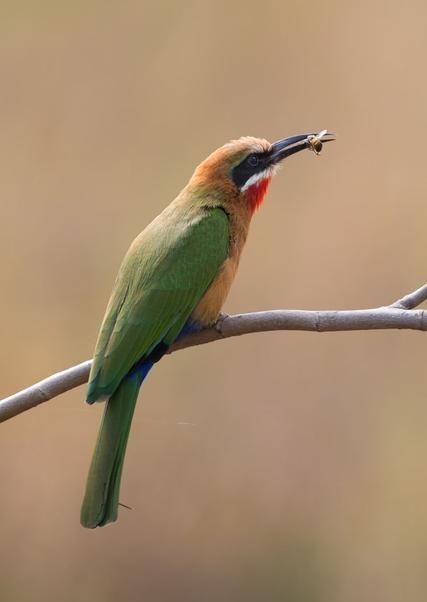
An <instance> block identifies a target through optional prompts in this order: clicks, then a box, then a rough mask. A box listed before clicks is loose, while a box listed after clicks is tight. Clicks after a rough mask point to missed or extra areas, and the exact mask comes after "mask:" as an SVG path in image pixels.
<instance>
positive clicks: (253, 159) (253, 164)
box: [247, 155, 259, 167]
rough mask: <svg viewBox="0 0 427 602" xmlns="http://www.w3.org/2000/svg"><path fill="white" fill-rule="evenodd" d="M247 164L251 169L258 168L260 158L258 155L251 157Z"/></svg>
mask: <svg viewBox="0 0 427 602" xmlns="http://www.w3.org/2000/svg"><path fill="white" fill-rule="evenodd" d="M247 162H248V165H250V166H251V167H257V166H258V164H259V158H258V157H257V156H256V155H249V157H248V158H247Z"/></svg>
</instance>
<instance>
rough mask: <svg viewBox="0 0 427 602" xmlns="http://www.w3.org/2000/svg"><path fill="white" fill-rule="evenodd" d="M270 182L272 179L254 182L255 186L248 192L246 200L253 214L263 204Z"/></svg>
mask: <svg viewBox="0 0 427 602" xmlns="http://www.w3.org/2000/svg"><path fill="white" fill-rule="evenodd" d="M270 182H271V177H267V178H263V179H262V180H259V181H258V182H254V184H252V186H250V187H249V188H248V189H247V190H246V192H245V194H246V200H247V203H248V205H249V207H250V209H251V211H252V213H254V211H255V210H256V209H258V207H259V206H260V205H261V203H262V202H263V200H264V198H265V195H266V194H267V190H268V186H269V184H270Z"/></svg>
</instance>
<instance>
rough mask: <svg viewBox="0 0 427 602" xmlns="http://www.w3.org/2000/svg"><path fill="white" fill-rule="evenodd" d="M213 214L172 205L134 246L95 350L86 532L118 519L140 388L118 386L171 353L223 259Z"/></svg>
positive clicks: (225, 229)
mask: <svg viewBox="0 0 427 602" xmlns="http://www.w3.org/2000/svg"><path fill="white" fill-rule="evenodd" d="M229 236H230V233H229V221H228V217H227V215H226V213H225V212H224V211H223V210H222V209H220V208H208V207H204V206H201V205H200V204H199V205H198V206H194V205H190V206H189V205H188V204H187V203H183V202H175V203H172V204H171V205H170V206H169V207H168V208H167V209H166V210H165V211H164V212H163V213H162V214H161V215H160V216H159V217H157V218H156V219H155V220H154V221H153V222H152V223H151V224H150V225H149V226H148V227H147V228H146V229H145V230H144V231H143V232H142V233H141V234H140V235H139V236H138V237H137V238H136V240H135V241H134V242H133V244H132V245H131V247H130V249H129V251H128V253H127V254H126V256H125V259H124V261H123V264H122V266H121V268H120V271H119V274H118V277H117V280H116V283H115V286H114V290H113V293H112V296H111V299H110V302H109V304H108V307H107V311H106V315H105V318H104V321H103V324H102V327H101V331H100V335H99V337H98V342H97V345H96V349H95V355H94V361H93V365H92V370H91V374H90V377H89V387H88V394H87V400H88V402H89V403H93V402H94V401H97V400H100V399H101V400H102V399H106V398H109V400H108V402H107V405H106V408H105V412H104V417H103V421H102V424H101V428H100V432H99V436H98V440H97V444H96V448H95V452H94V456H93V460H92V465H91V468H90V471H89V476H88V481H87V487H86V495H85V498H84V501H83V506H82V511H81V522H82V525H83V526H85V527H91V528H93V527H96V526H98V525H99V526H100V525H104V524H106V523H108V522H112V521H114V520H116V518H117V506H118V496H119V487H120V476H121V470H122V466H123V460H124V455H125V451H126V443H127V438H128V434H129V430H130V425H131V421H132V416H133V412H134V407H135V403H136V399H137V396H138V390H139V386H140V383H141V381H140V380H138V379H137V377H136V376H131V377H128V378H125V376H126V375H127V374H128V373H129V371H130V370H131V368H132V367H133V366H134V365H135V364H136V363H137V362H139V361H140V360H141V359H143V358H145V357H147V356H148V355H149V354H150V352H151V351H152V350H153V349H154V348H155V347H156V346H157V345H158V344H159V343H161V342H162V343H164V344H165V345H166V346H169V345H171V344H172V343H173V342H174V340H175V339H176V338H177V336H178V335H179V333H180V331H181V330H182V328H183V326H184V324H185V323H186V321H187V320H188V318H189V317H190V315H191V313H192V312H193V310H194V308H195V307H196V306H197V304H198V302H199V301H200V299H201V298H202V296H203V294H204V293H205V291H206V290H207V288H208V287H209V285H210V284H211V283H212V281H213V280H214V278H215V276H216V275H217V273H218V271H219V269H220V267H221V265H222V264H223V263H224V261H225V260H226V258H227V254H228V248H229Z"/></svg>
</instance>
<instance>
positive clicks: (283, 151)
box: [270, 130, 335, 165]
mask: <svg viewBox="0 0 427 602" xmlns="http://www.w3.org/2000/svg"><path fill="white" fill-rule="evenodd" d="M313 136H315V137H316V138H318V139H319V141H320V142H321V143H322V144H323V143H324V142H332V140H335V138H333V137H331V136H333V134H330V133H329V132H327V131H325V130H323V132H320V133H319V134H315V133H309V134H298V135H297V136H289V138H283V139H282V140H278V141H277V142H275V143H274V144H273V145H272V147H271V154H270V161H271V163H272V165H276V164H277V163H279V162H280V161H282V160H283V159H285V157H289V156H290V155H293V154H294V153H299V151H302V150H304V149H305V148H310V147H311V144H310V139H311V138H312V137H313Z"/></svg>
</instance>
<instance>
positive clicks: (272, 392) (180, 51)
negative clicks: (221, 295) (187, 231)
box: [0, 0, 427, 602]
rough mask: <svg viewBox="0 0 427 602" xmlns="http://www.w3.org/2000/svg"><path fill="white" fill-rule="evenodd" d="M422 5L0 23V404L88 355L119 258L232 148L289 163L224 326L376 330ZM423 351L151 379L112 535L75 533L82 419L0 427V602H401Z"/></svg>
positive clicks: (222, 6)
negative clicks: (287, 144)
mask: <svg viewBox="0 0 427 602" xmlns="http://www.w3.org/2000/svg"><path fill="white" fill-rule="evenodd" d="M426 18H427V6H426V4H425V2H422V1H421V0H420V1H419V2H418V1H410V2H408V3H401V2H397V1H394V0H393V1H385V0H382V1H381V0H373V1H372V0H370V1H369V2H368V1H366V0H362V1H361V2H357V3H356V2H350V1H349V0H347V1H345V2H342V1H340V0H335V1H333V0H323V1H322V2H301V1H296V0H291V1H289V2H282V3H279V2H271V1H269V0H264V1H263V2H261V3H248V2H243V1H236V2H229V1H228V2H226V1H225V0H215V2H212V1H207V2H179V3H178V2H171V1H170V2H145V1H142V2H141V1H140V2H136V1H133V2H132V1H127V0H125V1H123V2H120V3H118V2H116V3H112V2H96V1H89V2H73V3H65V2H59V3H56V2H51V1H48V0H45V1H41V2H31V1H28V2H21V1H16V0H14V1H13V2H12V1H11V0H4V1H3V2H2V4H1V7H0V73H1V94H0V131H1V136H0V163H1V168H0V171H1V177H0V203H1V219H2V233H1V237H0V257H1V259H0V261H1V272H2V283H3V284H2V294H1V296H0V307H1V313H2V315H3V324H2V345H1V347H0V356H1V358H0V373H1V386H0V394H1V396H6V395H8V394H11V393H13V392H15V391H17V390H19V389H21V388H23V387H25V386H28V385H30V384H32V383H33V382H35V381H37V380H39V379H41V378H42V377H45V376H47V375H49V374H51V373H53V372H55V371H57V370H60V369H63V368H66V367H68V366H71V365H73V364H76V363H78V362H80V361H82V360H84V359H87V358H89V357H91V354H92V351H93V347H94V344H95V340H96V336H97V332H98V328H99V325H100V321H101V319H102V316H103V313H104V309H105V306H106V302H107V299H108V296H109V294H110V291H111V287H112V283H113V281H114V278H115V274H116V272H117V269H118V266H119V264H120V262H121V259H122V257H123V255H124V253H125V251H126V249H127V247H128V245H129V243H130V242H131V240H132V239H133V238H134V237H135V236H136V235H137V234H138V233H139V231H140V230H142V229H143V228H144V226H145V225H146V224H147V223H148V222H149V221H150V220H151V219H152V218H153V217H154V216H155V215H156V214H157V213H158V212H160V210H161V209H162V208H163V207H164V206H165V205H166V204H167V203H169V201H170V200H172V198H173V197H174V196H175V195H176V194H177V192H178V191H179V190H180V189H181V187H183V186H184V185H185V183H186V181H187V179H188V178H189V177H190V175H191V173H192V171H193V169H194V167H195V166H196V165H197V164H198V163H199V162H200V161H201V160H202V159H203V158H204V157H205V156H206V155H207V154H209V153H210V152H211V151H212V150H213V149H215V148H216V147H217V146H219V145H221V144H222V143H224V142H225V141H228V140H229V139H231V138H235V137H238V136H241V135H247V134H250V135H255V136H262V137H266V138H269V139H270V140H276V139H278V138H281V137H283V136H286V135H290V134H295V133H300V132H306V131H310V130H317V131H318V130H321V129H323V128H328V129H330V130H331V131H333V132H336V133H337V134H338V141H337V142H336V143H334V144H333V145H332V144H331V145H328V146H327V147H326V148H325V152H324V153H323V154H322V156H321V157H319V158H316V157H315V156H314V155H313V154H312V153H308V152H307V153H302V154H299V155H298V156H295V157H292V158H290V159H289V160H288V161H287V162H286V164H285V165H284V168H283V170H282V171H281V173H280V174H279V176H278V177H277V178H276V179H275V181H274V183H273V184H272V186H271V189H270V194H269V196H268V198H267V200H266V202H265V204H264V206H263V208H262V210H261V211H260V212H259V213H258V214H257V216H256V218H255V220H254V222H253V225H252V229H251V235H250V238H249V242H248V246H247V248H246V250H245V253H244V257H243V260H242V264H241V268H240V273H239V275H238V278H237V280H236V282H235V285H234V287H233V289H232V293H231V295H230V297H229V299H228V301H227V304H226V307H225V310H226V311H228V312H230V313H232V312H244V311H253V310H262V309H269V308H305V309H327V308H329V309H332V308H334V309H339V308H342V309H346V308H357V307H360V308H362V307H372V306H376V305H382V304H388V303H390V302H392V301H393V300H395V299H396V298H398V297H400V296H402V295H403V294H405V293H407V292H409V291H411V290H413V289H415V288H417V287H418V286H420V285H421V284H423V283H424V281H425V280H426V268H427V244H426V234H425V230H426V227H427V226H426V220H427V205H426V197H427V173H426V169H425V161H426V158H425V155H426V149H425V139H426V137H427V114H426V106H427V83H426V81H425V77H424V73H425V57H426V51H427V41H426V38H425V22H426ZM426 343H427V341H426V338H425V335H423V334H421V333H416V332H409V331H401V332H398V331H394V332H354V333H335V334H322V335H319V334H315V333H291V332H286V333H269V334H258V335H251V336H246V337H243V338H237V339H233V340H228V341H225V342H220V343H214V344H211V345H206V346H203V347H199V348H194V349H190V350H185V351H182V352H179V353H176V354H174V355H173V356H169V357H167V358H165V359H164V360H163V361H162V362H161V363H160V364H159V365H158V366H157V367H156V369H155V371H153V373H152V375H151V376H150V378H149V379H148V380H147V382H146V384H145V385H144V388H143V395H142V397H143V399H142V400H141V402H140V403H139V406H138V408H137V413H136V417H135V420H134V424H133V429H132V433H131V440H130V444H129V448H128V454H127V460H126V465H125V470H124V478H123V487H122V493H121V498H122V501H123V502H124V503H126V504H128V505H129V506H132V508H133V510H126V509H121V511H120V519H119V522H118V523H116V524H115V525H113V526H109V527H107V528H105V529H97V530H96V531H87V530H84V529H82V528H81V527H80V525H79V510H80V503H81V499H82V494H83V488H84V483H85V479H86V472H87V469H88V465H89V460H90V456H91V453H92V449H93V446H94V442H95V437H96V433H97V429H98V423H99V419H100V416H101V411H102V407H101V406H96V407H89V406H86V405H85V404H84V396H85V391H84V388H80V389H76V390H74V391H71V392H69V393H68V394H66V395H63V396H62V397H59V398H57V399H55V400H53V401H51V402H49V403H47V404H45V405H43V406H41V407H40V408H38V409H35V410H32V411H29V412H27V413H26V414H24V415H21V416H19V417H17V418H15V419H13V420H11V421H10V422H7V423H5V424H2V425H1V438H0V458H1V460H0V478H1V483H2V492H1V500H2V501H1V513H0V533H1V539H0V541H1V543H0V597H1V599H2V600H5V601H7V602H9V601H11V602H39V601H40V602H50V601H51V600H52V601H53V600H55V601H56V600H61V602H68V601H73V602H75V601H77V602H86V601H87V602H89V601H90V602H97V601H101V600H102V601H103V602H113V601H116V600H118V599H120V600H126V601H129V602H132V601H134V600H135V601H137V600H147V601H150V602H158V601H159V602H175V601H204V602H205V601H206V602H214V601H215V602H216V601H218V600H225V601H229V600H230V601H234V600H245V601H248V602H251V601H261V600H263V601H264V600H268V601H269V602H276V601H282V600H285V601H287V602H288V601H289V602H293V601H304V602H323V601H325V602H326V601H327V602H335V601H337V602H338V601H342V600H346V601H347V602H353V601H354V602H355V601H359V600H376V601H378V602H382V601H384V602H386V601H387V602H398V601H402V600H405V602H412V601H417V602H418V601H419V600H421V599H423V598H424V597H425V591H426V587H427V510H426V507H427V394H426V361H427V347H426Z"/></svg>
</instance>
